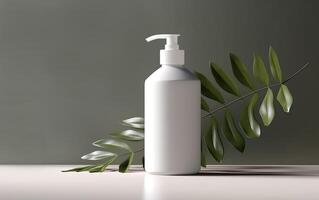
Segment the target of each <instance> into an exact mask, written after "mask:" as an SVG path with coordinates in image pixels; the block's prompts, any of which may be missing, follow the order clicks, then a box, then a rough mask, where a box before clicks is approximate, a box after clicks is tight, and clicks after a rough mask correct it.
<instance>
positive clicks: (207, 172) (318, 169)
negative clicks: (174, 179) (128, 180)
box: [111, 165, 319, 176]
mask: <svg viewBox="0 0 319 200" xmlns="http://www.w3.org/2000/svg"><path fill="white" fill-rule="evenodd" d="M114 170H115V171H117V169H114ZM111 171H112V170H111ZM142 171H144V169H143V167H142V166H132V167H131V169H130V172H128V173H136V172H142ZM247 175H251V176H256V175H262V176H265V175H271V176H285V175H286V176H319V166H318V165H209V166H207V167H206V168H202V169H201V171H200V172H199V173H198V174H193V175H178V176H247Z"/></svg>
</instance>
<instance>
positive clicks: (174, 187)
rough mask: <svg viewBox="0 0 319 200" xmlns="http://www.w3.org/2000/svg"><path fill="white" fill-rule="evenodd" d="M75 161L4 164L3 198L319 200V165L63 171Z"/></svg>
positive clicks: (0, 195) (0, 193)
mask: <svg viewBox="0 0 319 200" xmlns="http://www.w3.org/2000/svg"><path fill="white" fill-rule="evenodd" d="M70 167H74V166H61V165H60V166H56V165H55V166H54V165H50V166H48V165H36V166H35V165H2V166H1V165H0V177H1V179H0V199H1V200H2V199H10V200H11V199H12V200H19V199H21V200H22V199H23V200H31V199H32V200H40V199H41V200H43V199H45V200H51V199H52V200H53V199H62V200H64V199H67V200H72V199H77V200H82V199H83V200H84V199H85V200H87V199H94V200H100V199H101V200H106V199H108V200H122V199H128V200H141V199H143V200H180V199H181V200H189V199H195V200H208V199H210V200H211V199H216V200H222V199H237V200H238V199H244V200H250V199H251V200H256V199H258V200H266V199H267V200H268V199H281V200H282V199H287V200H288V199H289V200H297V199H298V200H300V199H307V200H315V199H316V200H317V199H318V197H319V190H318V188H319V166H210V167H209V168H208V169H206V170H202V171H201V173H200V174H198V175H194V176H158V175H149V174H145V173H144V171H142V169H141V168H140V167H135V168H133V170H132V171H131V172H130V173H127V174H121V173H118V172H112V171H108V172H105V173H98V174H90V173H62V172H61V170H65V169H69V168H70Z"/></svg>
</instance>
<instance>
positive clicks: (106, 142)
mask: <svg viewBox="0 0 319 200" xmlns="http://www.w3.org/2000/svg"><path fill="white" fill-rule="evenodd" d="M93 145H94V146H97V147H101V148H121V149H125V150H128V151H131V148H130V147H129V146H128V145H127V144H126V143H124V142H120V141H118V140H113V139H101V140H98V141H96V142H94V143H93Z"/></svg>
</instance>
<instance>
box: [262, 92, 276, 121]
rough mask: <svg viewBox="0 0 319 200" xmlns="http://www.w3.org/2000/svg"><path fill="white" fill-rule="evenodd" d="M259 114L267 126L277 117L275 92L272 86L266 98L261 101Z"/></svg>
mask: <svg viewBox="0 0 319 200" xmlns="http://www.w3.org/2000/svg"><path fill="white" fill-rule="evenodd" d="M259 114H260V116H261V118H262V120H263V122H264V125H265V126H269V125H270V123H271V122H272V120H273V119H274V117H275V108H274V94H273V93H272V90H271V89H270V88H268V90H267V93H266V95H265V97H264V100H263V102H262V103H261V106H260V109H259Z"/></svg>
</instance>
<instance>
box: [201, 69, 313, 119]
mask: <svg viewBox="0 0 319 200" xmlns="http://www.w3.org/2000/svg"><path fill="white" fill-rule="evenodd" d="M308 66H309V63H306V64H304V65H303V66H302V67H301V68H300V69H298V70H297V71H296V72H295V73H293V74H292V75H290V76H289V77H288V78H287V79H286V80H284V81H283V82H282V83H275V84H271V85H268V86H265V87H262V88H259V89H256V90H253V91H251V92H250V93H248V94H246V95H244V96H241V97H239V98H237V99H234V100H232V101H230V102H228V103H226V104H224V105H223V106H220V107H219V108H217V109H215V110H213V111H211V112H209V113H207V114H206V115H204V116H202V118H206V117H208V116H211V115H213V114H214V113H216V112H217V111H219V110H222V109H224V108H227V107H228V106H230V105H232V104H234V103H236V102H237V101H240V100H243V99H245V98H247V97H249V96H251V95H253V94H255V93H257V92H260V91H263V90H266V89H268V88H273V87H277V86H279V85H281V84H284V83H287V82H288V81H290V80H291V79H292V78H294V77H295V76H296V75H297V74H299V73H300V72H302V71H303V70H304V69H306V68H307V67H308Z"/></svg>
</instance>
